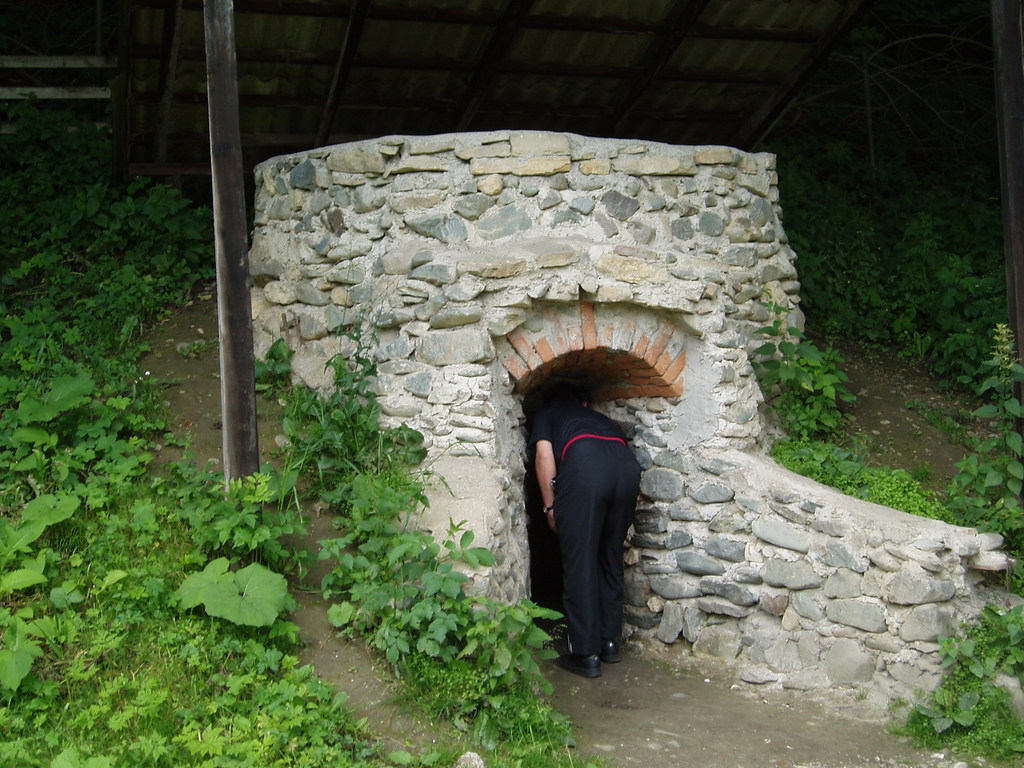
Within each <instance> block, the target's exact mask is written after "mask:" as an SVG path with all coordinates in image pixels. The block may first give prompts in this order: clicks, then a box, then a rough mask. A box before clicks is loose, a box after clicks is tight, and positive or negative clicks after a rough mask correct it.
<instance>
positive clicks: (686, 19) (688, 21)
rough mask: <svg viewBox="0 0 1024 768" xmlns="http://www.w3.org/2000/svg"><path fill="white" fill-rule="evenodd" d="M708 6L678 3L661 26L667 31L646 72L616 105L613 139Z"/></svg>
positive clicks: (686, 0) (691, 0) (700, 1)
mask: <svg viewBox="0 0 1024 768" xmlns="http://www.w3.org/2000/svg"><path fill="white" fill-rule="evenodd" d="M708 2H709V0H677V2H676V4H675V6H674V8H673V9H672V11H671V13H670V14H669V15H668V16H667V17H666V18H665V19H664V20H663V22H662V25H663V27H664V28H665V30H666V31H665V33H664V34H662V35H659V37H658V39H657V40H656V41H655V42H654V44H653V46H652V48H651V50H650V53H649V56H648V62H647V67H646V71H645V72H644V74H643V76H642V77H640V78H637V79H636V80H635V81H634V82H633V84H632V85H631V86H630V88H629V91H628V92H627V93H626V96H625V98H623V99H622V100H621V101H620V102H619V105H618V107H617V108H616V110H615V114H614V117H615V124H614V125H613V126H612V130H611V134H612V135H613V136H618V135H620V133H621V131H622V125H623V124H624V123H625V121H626V120H627V118H628V117H629V114H630V112H631V111H632V110H633V109H634V108H635V107H636V105H637V102H639V101H640V98H641V97H642V96H643V95H644V93H646V92H647V90H648V89H649V88H650V87H651V84H652V83H653V82H654V81H655V80H656V79H657V78H658V75H660V74H661V71H662V70H663V69H664V68H665V65H666V64H668V62H669V59H671V58H672V55H673V54H674V53H675V52H676V49H678V48H679V45H680V44H681V43H682V42H683V40H684V39H686V37H687V35H689V33H690V30H691V29H692V28H693V27H694V25H695V24H696V23H697V19H699V18H700V15H701V14H702V13H704V9H705V8H706V7H707V5H708Z"/></svg>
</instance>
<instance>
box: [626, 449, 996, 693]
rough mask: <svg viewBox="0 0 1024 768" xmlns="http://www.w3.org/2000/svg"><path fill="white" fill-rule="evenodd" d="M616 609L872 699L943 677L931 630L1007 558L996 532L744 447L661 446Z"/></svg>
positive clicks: (766, 676)
mask: <svg viewBox="0 0 1024 768" xmlns="http://www.w3.org/2000/svg"><path fill="white" fill-rule="evenodd" d="M643 492H644V496H645V497H646V498H647V499H648V503H647V504H645V505H643V506H642V507H641V509H640V510H639V511H638V515H637V520H636V523H635V526H634V531H633V534H632V536H631V539H630V543H631V545H632V548H631V549H630V550H629V554H628V557H627V562H628V565H629V567H628V568H627V603H628V607H627V610H626V612H627V616H628V620H629V621H630V623H632V624H633V625H634V626H636V627H638V628H639V631H640V633H641V634H643V635H646V636H647V637H649V638H657V639H658V640H660V641H661V642H664V643H676V642H685V643H689V644H691V645H692V649H693V652H694V653H697V654H701V655H706V656H711V657H715V658H718V659H721V660H725V661H728V662H731V663H735V664H738V665H739V667H740V672H739V674H740V677H741V679H743V680H745V681H747V682H749V683H754V684H765V683H775V684H779V685H782V686H784V687H787V688H794V689H801V690H804V689H829V690H831V689H833V688H837V687H839V688H842V687H847V688H849V689H853V690H855V691H857V692H858V693H859V694H860V695H861V696H862V697H869V698H872V699H875V700H874V701H873V702H869V703H873V704H875V705H878V706H884V704H885V702H887V701H891V700H893V699H896V698H904V699H907V700H909V699H910V698H912V696H913V694H914V692H915V691H918V690H931V689H933V688H934V687H935V686H936V685H937V684H938V682H939V679H940V676H941V674H940V658H939V653H938V652H939V645H938V644H937V640H938V638H939V636H941V635H948V634H952V633H954V632H955V631H956V630H957V629H958V628H959V624H960V622H961V621H964V620H966V619H969V618H970V617H973V616H975V615H976V614H977V612H978V611H979V610H980V609H981V607H982V606H983V605H984V603H985V602H986V601H993V602H996V603H1001V604H1003V605H1008V604H1009V602H1010V599H1011V596H1009V595H1006V594H1002V593H999V592H997V591H993V590H990V589H988V588H986V587H985V586H984V583H983V579H984V575H985V573H986V572H989V571H993V570H1003V569H1005V568H1007V567H1008V565H1009V563H1008V559H1007V557H1006V555H1005V554H1004V553H1003V552H1001V551H999V549H998V548H999V546H1000V544H1001V538H1000V537H999V536H997V535H994V534H979V533H978V532H977V531H975V530H973V529H968V528H960V527H957V526H951V525H947V524H945V523H941V522H938V521H935V520H928V519H925V518H920V517H915V516H913V515H908V514H905V513H903V512H899V511H897V510H894V509H890V508H888V507H883V506H880V505H877V504H871V503H868V502H864V501H860V500H858V499H853V498H850V497H849V496H844V495H843V494H840V493H838V492H836V491H835V490H834V489H831V488H827V487H825V486H822V485H820V484H818V483H815V482H813V481H811V480H808V479H807V478H805V477H802V476H800V475H796V474H793V473H792V472H789V471H787V470H784V469H782V468H780V467H779V466H778V465H777V464H775V463H774V462H772V461H771V460H769V459H767V458H766V457H764V456H762V455H758V454H756V453H748V452H739V451H724V452H712V453H707V452H704V451H700V450H698V451H695V452H691V453H689V454H688V455H687V456H681V455H664V454H660V455H658V456H657V457H656V463H655V465H654V466H652V467H651V468H650V469H649V470H648V471H647V472H646V473H645V476H644V487H643Z"/></svg>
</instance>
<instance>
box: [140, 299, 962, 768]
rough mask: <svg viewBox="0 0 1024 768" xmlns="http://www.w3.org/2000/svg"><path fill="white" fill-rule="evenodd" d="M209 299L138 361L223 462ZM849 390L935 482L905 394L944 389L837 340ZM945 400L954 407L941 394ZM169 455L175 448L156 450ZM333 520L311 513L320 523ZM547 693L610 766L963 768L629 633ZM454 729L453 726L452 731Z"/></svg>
mask: <svg viewBox="0 0 1024 768" xmlns="http://www.w3.org/2000/svg"><path fill="white" fill-rule="evenodd" d="M216 337H217V324H216V306H215V301H214V300H213V298H212V296H209V295H207V296H200V297H198V298H197V299H196V300H195V301H194V302H193V303H192V304H191V305H190V306H188V307H186V308H185V309H183V310H181V311H179V312H177V313H176V314H175V315H174V316H173V317H171V318H169V319H168V320H167V321H165V322H164V323H162V324H161V325H160V326H159V327H157V328H156V329H154V331H153V332H152V333H151V334H150V335H149V342H150V345H151V351H150V353H149V354H148V355H147V356H146V357H145V358H144V360H143V361H142V366H143V370H144V371H146V372H148V373H147V375H149V376H151V377H154V378H156V379H157V380H159V381H161V382H163V383H164V385H165V386H164V392H165V397H166V399H167V402H168V406H169V408H170V413H171V420H172V427H173V429H174V430H175V432H176V434H178V435H179V436H182V437H187V438H188V440H189V442H190V450H191V452H192V454H193V455H194V459H195V461H196V462H197V463H199V464H203V463H205V462H206V461H212V462H219V456H220V452H221V440H222V433H221V430H220V382H219V362H218V360H219V359H218V352H217V347H216ZM844 354H845V356H846V357H847V366H846V369H847V371H848V372H849V374H850V376H851V383H850V387H851V390H852V391H853V392H854V393H855V394H857V395H858V404H857V406H856V407H855V409H854V412H853V414H852V415H853V416H854V417H855V419H856V421H855V425H856V429H858V430H861V431H863V433H864V434H865V435H867V436H870V437H871V438H872V442H873V444H874V445H876V446H881V447H882V448H884V451H885V454H886V459H887V460H888V462H889V464H890V465H892V466H903V467H905V468H907V469H912V468H913V467H915V466H917V465H918V464H924V463H926V464H928V465H929V466H932V467H934V468H935V469H934V472H935V476H936V479H937V482H938V481H941V482H942V483H944V482H945V479H946V478H947V477H948V476H949V475H951V473H952V471H953V470H952V462H954V461H957V460H959V458H960V457H961V453H962V451H961V449H960V448H958V447H956V446H952V445H951V444H950V443H949V440H948V439H947V437H946V436H945V435H944V434H943V433H942V432H940V431H938V430H936V429H935V428H934V427H931V426H929V425H928V423H927V421H926V420H925V418H924V417H923V416H921V415H920V414H919V413H917V412H915V411H912V410H909V409H908V408H907V407H906V404H907V401H908V400H910V399H913V398H916V399H918V400H922V401H925V402H929V403H932V404H933V405H935V406H946V405H949V404H950V403H951V401H950V400H949V399H948V398H947V397H946V396H945V395H944V394H943V393H942V392H941V391H940V390H938V389H937V388H935V387H934V386H933V385H932V384H931V383H930V382H929V381H928V380H927V378H926V377H924V376H921V375H920V374H917V373H915V372H914V371H913V370H911V369H907V368H906V367H905V366H901V365H900V361H898V360H896V359H895V358H892V357H888V356H884V355H880V354H875V355H863V354H861V353H858V352H857V351H856V350H844ZM950 407H952V406H950ZM259 410H260V415H259V420H260V446H261V451H262V452H263V453H264V455H266V456H268V457H269V454H270V451H271V450H272V449H273V447H274V446H275V440H274V438H275V436H276V435H277V432H278V430H279V408H277V407H276V405H275V404H273V403H266V402H262V403H261V405H260V409H259ZM163 453H164V455H165V457H166V458H168V459H170V458H176V457H177V456H178V455H179V453H180V452H179V451H178V449H174V448H165V449H164V451H163ZM327 526H329V521H327V520H325V519H319V518H318V519H316V520H315V521H314V529H315V530H314V532H313V534H312V536H313V538H314V539H315V538H316V536H317V530H316V529H320V530H324V531H325V530H326V527H327ZM296 598H297V600H298V602H299V608H298V610H297V611H296V612H295V614H294V616H293V620H294V621H295V622H296V623H297V624H298V625H299V626H300V627H301V629H302V635H303V638H304V641H305V643H306V645H305V647H304V649H303V650H302V653H301V658H302V661H303V663H310V664H312V665H313V666H314V668H315V669H316V670H317V672H318V674H319V675H320V676H321V677H323V678H324V679H326V680H329V681H330V682H332V683H333V684H334V685H335V686H336V687H337V688H338V689H340V690H343V691H345V692H346V693H347V695H348V697H349V703H350V705H351V706H352V708H353V709H354V710H355V711H356V712H357V713H358V714H359V715H360V716H365V717H367V718H368V725H369V727H370V729H371V730H372V732H373V733H374V734H375V735H377V736H378V738H380V739H381V740H382V741H384V742H385V743H386V744H387V746H388V748H389V749H398V748H405V747H410V748H412V749H417V748H422V747H423V746H425V745H427V744H429V743H431V742H432V741H434V740H436V739H437V738H439V736H440V735H441V734H445V733H447V728H446V726H444V725H443V724H439V723H431V722H429V721H426V720H424V718H423V717H422V716H421V715H418V714H417V713H416V712H414V711H411V710H410V709H409V708H408V707H406V706H404V705H403V704H402V702H401V700H400V698H399V696H398V688H397V686H396V685H395V681H394V679H393V677H392V675H391V672H390V670H388V669H387V668H386V664H382V662H381V661H380V660H379V659H377V658H375V657H374V656H373V655H371V654H369V653H368V652H367V651H366V649H365V648H364V647H362V645H361V644H359V643H354V642H352V641H349V640H345V639H343V638H339V637H338V636H337V635H336V634H335V632H334V630H333V628H332V627H331V626H330V625H329V623H328V622H327V619H326V608H327V606H326V605H325V604H324V601H323V600H322V599H320V598H319V596H318V595H317V594H316V593H315V592H312V591H309V592H297V594H296ZM548 677H549V679H550V680H551V682H552V683H553V685H554V688H555V691H554V694H553V696H552V702H553V704H554V705H555V707H556V708H557V709H559V710H560V711H562V712H564V713H566V714H567V715H569V717H570V718H571V719H572V721H573V723H574V725H575V727H576V732H577V739H578V743H579V746H578V747H577V749H578V750H579V752H580V753H582V754H587V755H599V756H601V757H603V758H604V759H605V760H606V761H607V763H608V764H609V765H610V766H618V767H619V768H631V767H636V768H679V766H700V767H701V768H737V767H740V766H742V767H744V768H761V767H764V768H775V767H781V766H789V767H791V768H798V767H803V768H862V767H863V768H866V767H867V766H919V767H921V768H924V767H928V768H953V767H954V766H956V767H957V768H961V767H962V766H966V765H968V764H973V763H965V762H958V759H957V758H955V757H954V756H952V755H946V754H941V753H940V754H932V753H929V752H924V751H921V750H917V749H914V748H913V747H912V746H911V745H910V744H908V743H907V742H906V741H904V740H900V739H898V738H896V737H894V736H892V735H890V734H889V733H888V732H887V730H886V726H885V723H884V722H882V721H881V720H879V719H870V718H868V717H866V715H865V713H862V712H856V711H852V710H843V709H840V705H839V703H838V702H821V701H813V700H809V699H806V698H804V697H802V695H801V694H799V693H798V692H792V691H767V690H762V689H758V688H757V686H752V685H747V684H741V683H737V682H736V680H735V678H734V677H733V676H732V675H730V674H729V672H728V671H727V670H724V669H721V668H718V667H716V666H715V665H713V664H712V663H710V662H707V661H701V660H697V659H695V658H693V657H688V656H686V655H685V654H684V653H683V652H682V651H681V650H679V649H675V648H668V647H660V648H654V647H646V646H645V647H642V646H640V645H636V644H629V645H627V647H626V648H625V649H624V659H623V663H621V664H617V665H605V667H604V674H603V676H602V677H600V678H598V679H595V680H584V679H582V678H579V677H576V676H573V675H571V674H569V673H567V672H564V671H562V670H560V669H558V668H557V667H556V666H554V665H553V664H552V665H551V666H550V669H549V675H548ZM448 735H449V736H450V735H451V734H450V733H449V734H448Z"/></svg>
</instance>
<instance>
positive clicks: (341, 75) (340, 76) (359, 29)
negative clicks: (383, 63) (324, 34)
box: [315, 0, 370, 147]
mask: <svg viewBox="0 0 1024 768" xmlns="http://www.w3.org/2000/svg"><path fill="white" fill-rule="evenodd" d="M369 7H370V0H355V2H354V4H353V5H352V9H351V11H350V12H349V17H348V24H347V25H346V26H345V37H344V38H343V39H342V41H341V49H340V50H339V51H338V62H337V65H336V66H335V68H334V73H333V74H332V76H331V85H330V88H328V90H327V94H326V96H325V98H324V106H323V111H322V112H321V114H320V127H319V128H318V129H317V132H316V145H315V146H318V147H322V146H324V145H325V144H327V137H328V136H330V133H331V126H333V125H334V120H335V117H336V116H337V114H338V105H339V104H340V102H341V92H342V91H343V90H344V88H345V83H347V82H348V77H349V74H350V73H351V72H352V62H353V61H355V58H356V49H357V48H358V47H359V38H360V37H362V34H363V26H364V25H365V24H366V11H367V9H368V8H369Z"/></svg>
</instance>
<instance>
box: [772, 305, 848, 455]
mask: <svg viewBox="0 0 1024 768" xmlns="http://www.w3.org/2000/svg"><path fill="white" fill-rule="evenodd" d="M762 304H763V305H764V306H765V307H767V308H768V309H769V310H771V311H772V313H773V314H774V315H775V316H776V317H775V320H774V322H773V323H772V324H771V325H769V326H766V327H764V328H760V329H758V331H757V332H758V333H759V334H761V335H762V336H764V337H765V338H767V339H769V340H768V341H766V342H765V343H764V344H762V345H761V346H759V347H758V348H757V349H755V350H754V352H753V355H752V360H753V365H754V370H755V371H756V372H757V376H758V381H759V382H760V384H761V387H762V388H763V389H764V390H765V392H766V396H767V397H768V398H769V401H770V405H771V407H772V408H773V409H774V410H775V411H776V412H778V414H779V416H780V417H781V419H782V427H783V429H784V430H786V432H787V433H789V434H790V435H792V436H793V437H797V438H807V439H810V438H821V437H831V436H835V435H836V434H838V433H840V432H841V431H842V430H843V426H844V422H843V416H842V412H841V411H840V409H839V404H840V403H849V402H853V400H854V399H855V398H854V396H853V394H851V393H850V392H849V391H848V390H847V389H846V381H847V377H846V374H845V373H843V372H842V371H841V370H840V369H839V365H840V364H841V363H842V362H843V360H842V357H840V355H839V353H838V352H836V351H835V350H833V349H831V348H829V349H826V350H825V351H822V350H820V349H818V348H817V346H815V344H814V343H813V342H811V341H809V340H808V339H806V338H804V336H803V334H802V332H801V331H800V330H799V329H797V328H788V329H784V328H783V321H784V319H785V314H784V313H785V310H784V308H783V307H781V306H779V305H778V304H773V303H767V302H762Z"/></svg>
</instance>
